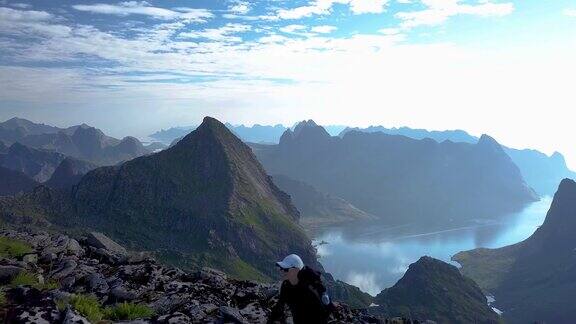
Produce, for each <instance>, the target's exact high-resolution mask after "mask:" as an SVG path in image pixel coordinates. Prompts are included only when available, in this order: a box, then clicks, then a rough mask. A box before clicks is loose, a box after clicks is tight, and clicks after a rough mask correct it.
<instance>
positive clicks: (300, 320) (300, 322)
mask: <svg viewBox="0 0 576 324" xmlns="http://www.w3.org/2000/svg"><path fill="white" fill-rule="evenodd" d="M276 265H277V266H278V268H279V269H280V271H282V273H283V276H282V279H283V280H284V281H283V282H282V286H281V287H280V298H279V300H278V303H277V304H276V305H275V306H274V307H273V308H272V314H271V315H270V318H269V319H268V323H277V322H278V321H280V320H281V319H282V318H283V317H284V305H288V307H289V308H290V311H291V312H292V318H293V320H294V324H325V323H328V317H329V315H330V310H331V308H332V307H333V305H332V304H331V302H330V298H329V297H328V294H327V293H326V288H325V287H324V285H323V284H322V279H321V278H320V272H318V271H315V270H313V269H312V268H310V267H307V266H304V262H302V259H300V257H299V256H297V255H296V254H290V255H289V256H287V257H285V258H284V260H282V261H280V262H276Z"/></svg>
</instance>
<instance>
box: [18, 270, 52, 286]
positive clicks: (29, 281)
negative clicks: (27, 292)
mask: <svg viewBox="0 0 576 324" xmlns="http://www.w3.org/2000/svg"><path fill="white" fill-rule="evenodd" d="M10 286H11V287H17V286H32V287H34V288H36V289H39V290H51V289H57V288H58V287H60V285H59V284H58V282H57V281H56V280H52V279H51V280H48V281H47V282H45V283H40V281H38V277H37V276H36V275H34V274H32V273H29V272H26V271H22V272H20V273H19V274H18V275H16V277H14V278H12V280H11V281H10Z"/></svg>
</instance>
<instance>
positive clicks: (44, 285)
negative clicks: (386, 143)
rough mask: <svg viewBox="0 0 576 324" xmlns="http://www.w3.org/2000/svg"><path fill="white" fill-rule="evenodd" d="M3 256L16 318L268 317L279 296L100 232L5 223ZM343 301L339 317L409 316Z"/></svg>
mask: <svg viewBox="0 0 576 324" xmlns="http://www.w3.org/2000/svg"><path fill="white" fill-rule="evenodd" d="M0 256H1V258H0V283H1V284H2V288H1V289H2V292H1V296H0V303H2V305H1V306H0V310H1V311H0V319H1V317H4V322H8V323H90V322H102V321H104V322H107V323H110V322H124V323H126V322H129V321H132V323H266V320H267V317H268V315H269V313H270V308H271V307H272V306H273V305H274V304H275V302H276V301H277V295H278V288H277V285H272V284H264V283H258V282H253V281H239V280H234V279H231V278H228V277H227V276H226V275H225V274H224V273H222V272H219V271H217V270H213V269H208V268H205V269H203V270H201V271H197V272H186V271H183V270H181V269H178V268H173V267H167V266H163V265H161V264H159V263H158V262H156V261H155V260H154V259H153V258H152V257H150V256H148V255H146V254H144V253H132V252H129V251H127V250H126V249H125V248H123V247H122V246H120V245H118V244H117V243H115V242H114V241H112V240H111V239H109V238H108V237H106V236H104V235H103V234H100V233H90V234H89V235H88V236H86V237H83V238H82V239H79V240H76V239H73V238H70V237H68V236H66V235H63V234H49V233H46V232H24V231H13V230H0ZM336 306H337V311H336V312H335V313H334V314H333V319H332V322H333V323H403V322H404V321H402V320H400V319H396V320H395V322H392V321H391V320H385V319H381V318H376V317H374V316H370V315H367V314H366V312H364V311H360V310H352V309H350V308H349V307H348V306H346V305H343V304H337V305H336ZM287 321H288V322H290V319H289V318H288V319H287Z"/></svg>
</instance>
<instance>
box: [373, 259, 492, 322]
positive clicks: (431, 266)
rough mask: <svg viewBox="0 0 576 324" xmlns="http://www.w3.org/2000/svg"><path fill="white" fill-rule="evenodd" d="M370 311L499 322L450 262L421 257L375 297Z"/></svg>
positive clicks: (474, 287)
mask: <svg viewBox="0 0 576 324" xmlns="http://www.w3.org/2000/svg"><path fill="white" fill-rule="evenodd" d="M374 302H375V303H376V304H378V306H377V307H372V308H370V312H371V313H375V314H384V315H385V316H387V317H404V318H427V319H430V320H433V321H435V322H437V323H477V324H497V323H501V319H500V316H499V315H498V314H496V313H495V312H494V311H493V310H492V309H491V308H490V306H488V304H487V300H486V296H484V293H483V292H482V290H481V289H480V288H479V287H478V285H477V284H476V283H475V282H474V281H472V280H471V279H469V278H466V277H464V276H463V275H462V274H460V272H459V271H458V268H456V267H455V266H453V265H450V264H447V263H445V262H442V261H440V260H436V259H434V258H431V257H427V256H425V257H422V258H420V260H418V261H417V262H415V263H413V264H411V265H410V267H409V268H408V270H407V271H406V273H405V274H404V276H403V277H402V278H401V279H400V280H398V282H397V283H396V284H395V285H394V286H392V287H390V288H387V289H384V290H383V291H382V292H381V293H380V294H378V295H377V296H376V298H374Z"/></svg>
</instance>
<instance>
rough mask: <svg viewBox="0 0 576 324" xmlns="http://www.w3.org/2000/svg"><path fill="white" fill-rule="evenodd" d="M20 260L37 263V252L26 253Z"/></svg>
mask: <svg viewBox="0 0 576 324" xmlns="http://www.w3.org/2000/svg"><path fill="white" fill-rule="evenodd" d="M22 261H24V262H26V263H31V264H36V263H38V254H26V255H25V256H23V257H22Z"/></svg>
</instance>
